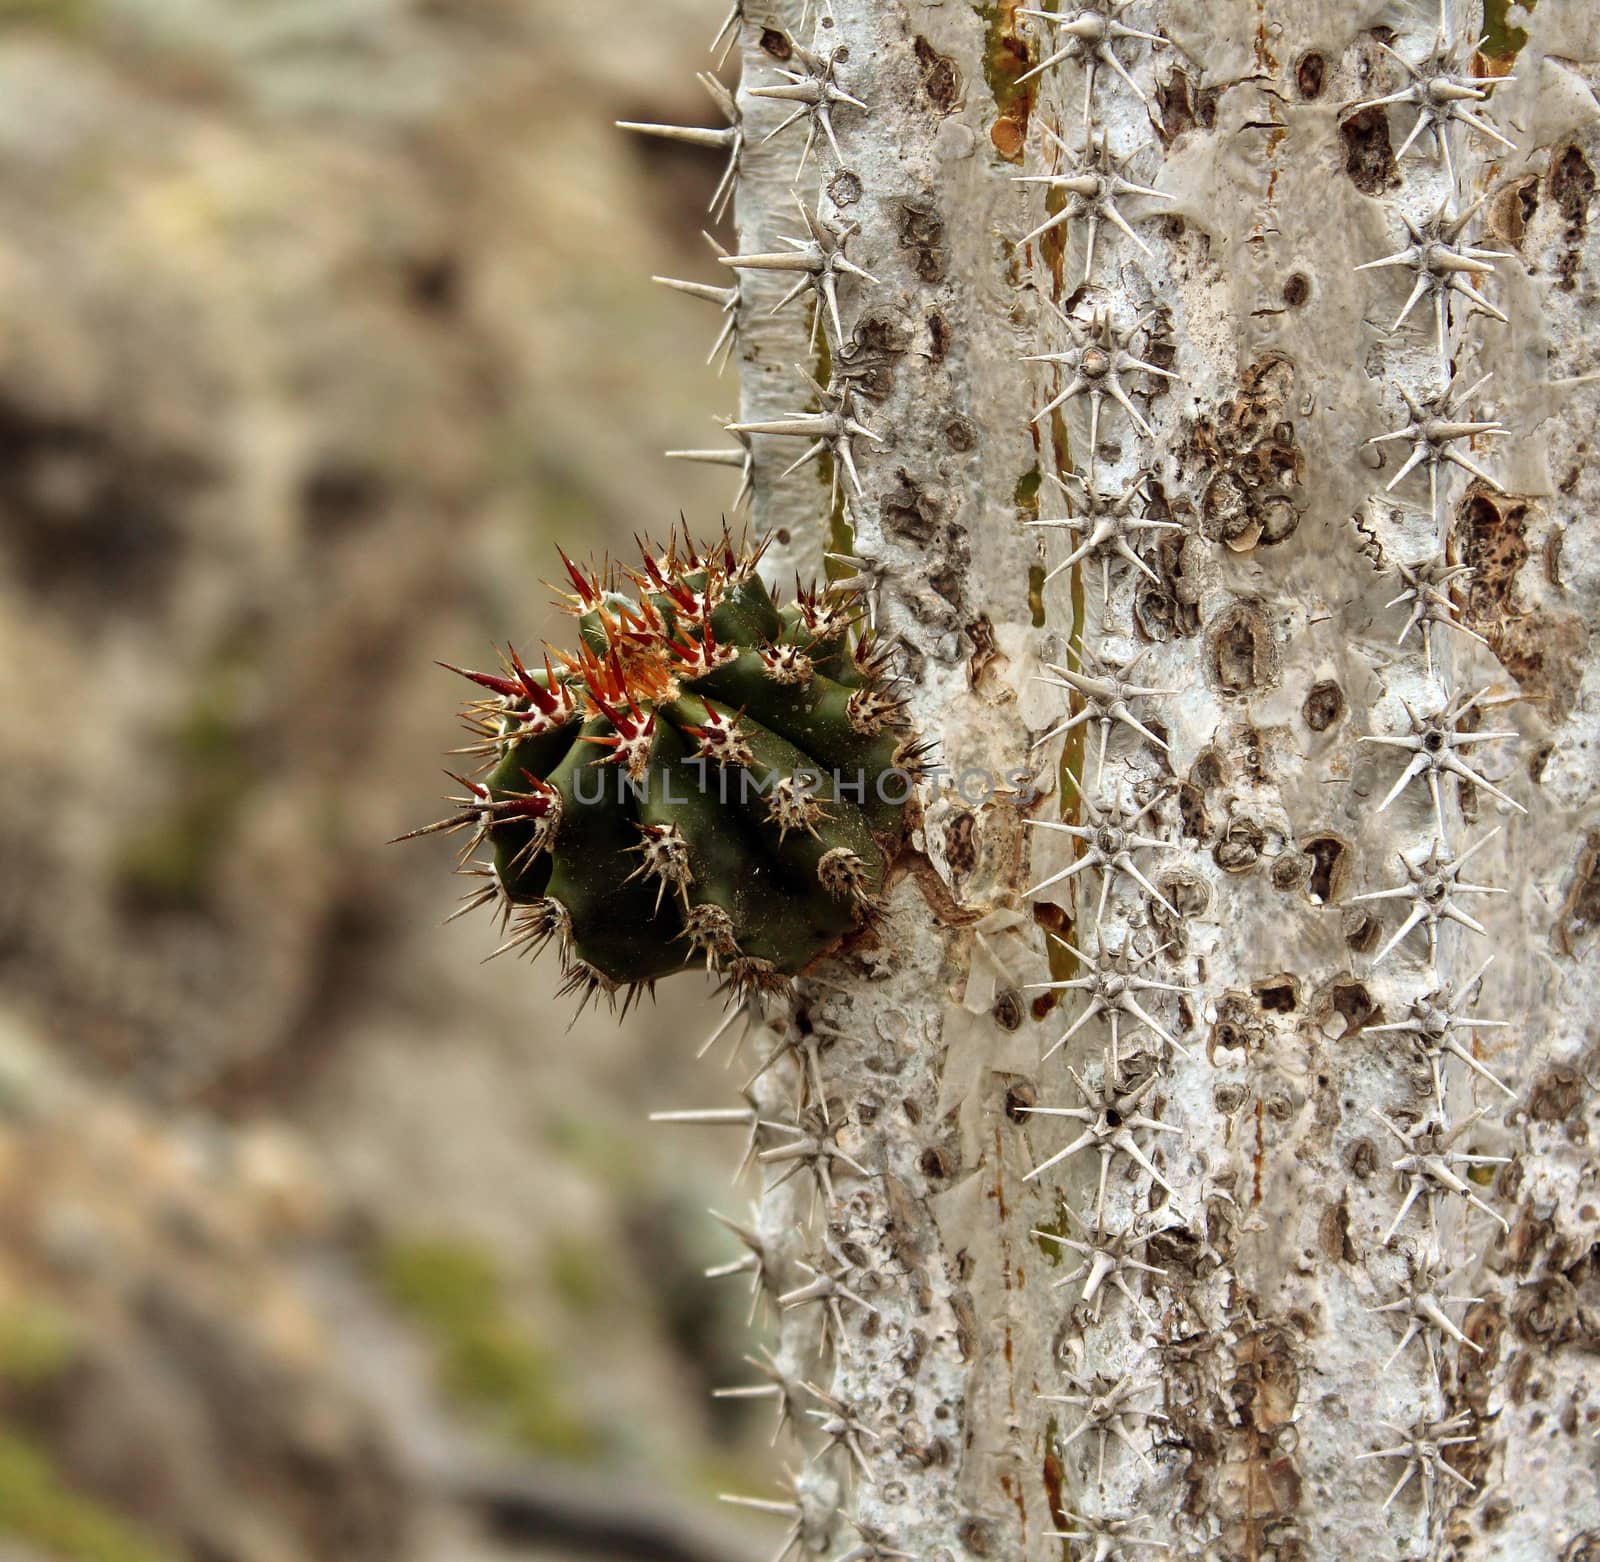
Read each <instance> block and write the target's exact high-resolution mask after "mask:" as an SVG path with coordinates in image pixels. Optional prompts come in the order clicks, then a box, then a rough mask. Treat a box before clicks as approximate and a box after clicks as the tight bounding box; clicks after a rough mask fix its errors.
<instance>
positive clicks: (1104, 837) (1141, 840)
mask: <svg viewBox="0 0 1600 1562" xmlns="http://www.w3.org/2000/svg"><path fill="white" fill-rule="evenodd" d="M1066 775H1067V778H1068V779H1069V780H1070V781H1071V782H1072V784H1073V787H1074V789H1075V790H1076V791H1077V794H1078V806H1079V809H1080V812H1081V816H1082V818H1083V821H1084V822H1083V823H1082V824H1067V823H1064V822H1062V821H1059V820H1055V819H1027V820H1024V823H1025V824H1027V825H1029V826H1030V827H1031V828H1033V829H1035V830H1050V831H1053V832H1054V833H1056V834H1058V835H1066V836H1070V837H1071V838H1072V839H1073V840H1075V841H1078V842H1081V843H1082V845H1083V848H1084V849H1083V851H1082V853H1081V855H1079V856H1078V857H1077V858H1076V860H1074V861H1073V862H1071V863H1069V864H1068V865H1067V866H1066V867H1065V868H1062V869H1061V870H1060V871H1059V872H1057V873H1053V874H1051V876H1050V877H1049V878H1047V879H1044V880H1041V881H1040V882H1039V883H1038V884H1035V885H1034V886H1033V887H1032V888H1031V889H1028V890H1024V891H1023V893H1024V894H1025V895H1042V894H1043V893H1044V892H1045V891H1046V890H1048V889H1053V888H1054V887H1055V886H1056V885H1057V884H1061V883H1064V882H1066V881H1069V880H1071V879H1074V878H1076V877H1077V876H1078V874H1080V873H1083V872H1084V871H1086V870H1087V869H1090V868H1092V869H1093V870H1094V871H1095V872H1096V874H1098V876H1099V879H1100V903H1099V905H1098V906H1097V907H1096V908H1095V913H1094V918H1093V921H1094V926H1095V928H1096V930H1097V931H1098V930H1099V929H1100V927H1101V926H1102V925H1103V924H1104V922H1105V915H1106V902H1107V901H1108V899H1109V898H1110V895H1111V886H1112V883H1113V881H1114V880H1115V879H1116V877H1117V875H1118V874H1121V875H1122V876H1123V877H1124V878H1128V879H1132V880H1133V882H1134V883H1135V884H1137V885H1138V886H1139V888H1140V889H1142V890H1143V891H1144V892H1145V893H1146V894H1147V895H1149V896H1150V897H1151V898H1152V899H1153V900H1154V901H1155V902H1156V903H1157V904H1158V905H1159V906H1160V907H1161V908H1162V909H1163V910H1164V911H1165V912H1166V913H1167V915H1168V916H1170V917H1171V918H1172V919H1173V920H1174V921H1182V916H1181V914H1180V913H1179V911H1178V909H1177V907H1175V906H1174V905H1173V904H1172V903H1171V902H1170V901H1169V900H1168V899H1167V897H1166V896H1165V895H1163V894H1162V893H1161V891H1160V890H1158V889H1157V888H1156V887H1155V885H1154V884H1152V883H1151V882H1150V880H1149V879H1147V878H1146V877H1145V875H1144V873H1143V872H1142V871H1141V870H1140V868H1139V865H1138V863H1137V862H1135V861H1134V855H1133V854H1134V853H1135V852H1137V851H1174V850H1176V849H1177V848H1176V843H1174V842H1172V841H1163V840H1162V839H1160V837H1158V836H1154V835H1141V834H1140V833H1139V825H1140V823H1141V821H1143V820H1144V819H1145V817H1146V816H1147V815H1149V814H1150V813H1151V812H1152V811H1153V810H1154V809H1155V808H1157V807H1159V806H1160V803H1161V797H1160V796H1159V795H1157V796H1155V797H1153V798H1151V799H1150V801H1149V802H1148V803H1146V804H1145V805H1144V806H1143V807H1142V808H1139V809H1136V810H1134V811H1133V812H1131V813H1130V812H1128V811H1127V809H1126V808H1125V807H1124V805H1123V802H1122V794H1121V791H1120V790H1116V791H1113V793H1112V795H1111V801H1110V802H1109V803H1108V804H1107V805H1105V806H1104V807H1102V806H1101V805H1100V804H1099V803H1097V802H1095V801H1094V799H1093V798H1092V797H1090V796H1089V794H1088V793H1087V792H1085V791H1084V790H1083V783H1082V782H1081V781H1079V780H1078V778H1077V777H1076V776H1074V775H1073V774H1072V772H1071V771H1070V770H1069V771H1067V772H1066Z"/></svg>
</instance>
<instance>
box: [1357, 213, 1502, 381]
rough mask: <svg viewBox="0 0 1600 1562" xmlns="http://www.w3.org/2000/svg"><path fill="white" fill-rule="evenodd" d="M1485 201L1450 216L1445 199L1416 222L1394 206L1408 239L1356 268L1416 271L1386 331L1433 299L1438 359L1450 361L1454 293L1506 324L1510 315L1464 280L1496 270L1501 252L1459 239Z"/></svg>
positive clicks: (1361, 269) (1393, 328)
mask: <svg viewBox="0 0 1600 1562" xmlns="http://www.w3.org/2000/svg"><path fill="white" fill-rule="evenodd" d="M1482 204H1483V201H1482V200H1481V199H1480V200H1477V201H1474V202H1473V203H1472V205H1471V206H1469V207H1468V208H1467V209H1466V210H1465V211H1464V212H1461V213H1459V214H1458V215H1456V216H1450V215H1449V208H1448V203H1445V204H1442V205H1440V207H1439V208H1438V210H1437V211H1435V212H1434V214H1433V216H1431V217H1427V218H1424V219H1423V220H1422V221H1420V222H1419V221H1417V220H1416V219H1415V218H1413V217H1412V216H1411V215H1410V214H1409V213H1407V212H1405V211H1402V210H1400V209H1399V208H1396V215H1397V216H1398V217H1399V218H1400V221H1401V223H1402V224H1403V225H1404V227H1405V230H1406V236H1407V237H1408V238H1409V239H1410V241H1411V242H1410V243H1409V244H1407V245H1405V246H1404V247H1403V248H1401V249H1398V250H1396V251H1395V252H1394V253H1393V254H1392V255H1380V256H1379V257H1378V259H1376V260H1368V261H1364V262H1363V263H1362V264H1361V265H1359V266H1357V267H1356V268H1355V269H1356V270H1357V271H1372V270H1375V269H1377V268H1379V267H1382V266H1404V267H1405V268H1406V269H1407V270H1409V271H1411V272H1413V273H1415V276H1416V280H1415V281H1414V282H1413V283H1412V286H1411V294H1410V296H1409V297H1408V298H1407V299H1406V303H1405V308H1403V309H1402V310H1401V311H1400V313H1399V314H1398V315H1396V316H1395V321H1394V324H1393V325H1391V326H1390V327H1389V329H1390V331H1398V330H1399V329H1400V327H1401V326H1402V325H1404V324H1405V322H1406V319H1407V318H1408V317H1409V315H1410V314H1411V311H1412V310H1413V309H1415V308H1416V307H1417V305H1418V304H1420V303H1421V302H1422V300H1423V299H1424V298H1430V297H1431V298H1432V300H1433V317H1434V331H1435V335H1436V337H1437V340H1438V350H1439V363H1440V365H1441V366H1445V365H1448V364H1449V362H1450V295H1451V294H1452V293H1455V294H1457V295H1459V296H1460V297H1461V298H1462V299H1464V300H1465V301H1466V302H1467V303H1468V304H1470V305H1471V306H1472V308H1474V309H1476V310H1478V311H1479V312H1480V313H1482V314H1486V315H1489V316H1491V317H1492V318H1493V319H1495V320H1499V321H1500V322H1501V323H1502V324H1508V323H1509V321H1508V317H1507V316H1506V315H1504V314H1503V313H1501V311H1500V310H1498V309H1496V308H1495V306H1494V305H1493V304H1491V303H1490V302H1489V300H1488V299H1487V298H1485V297H1484V296H1483V294H1482V293H1480V292H1479V291H1478V290H1477V288H1476V287H1474V286H1473V284H1472V283H1471V282H1470V281H1469V280H1468V279H1469V278H1471V277H1481V276H1487V275H1489V274H1490V273H1491V272H1492V271H1493V270H1494V262H1495V260H1497V259H1498V258H1499V255H1498V253H1497V252H1496V251H1494V250H1486V249H1475V248H1474V247H1473V246H1472V245H1470V244H1467V243H1465V242H1464V241H1463V239H1462V235H1463V234H1464V233H1465V232H1466V230H1467V224H1468V223H1470V222H1471V221H1472V219H1473V217H1474V216H1476V214H1477V211H1478V208H1479V207H1480V206H1481V205H1482Z"/></svg>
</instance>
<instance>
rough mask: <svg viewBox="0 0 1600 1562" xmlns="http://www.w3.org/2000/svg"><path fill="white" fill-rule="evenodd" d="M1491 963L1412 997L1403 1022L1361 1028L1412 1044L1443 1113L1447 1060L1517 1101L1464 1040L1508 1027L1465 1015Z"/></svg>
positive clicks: (1508, 1023) (1365, 1033)
mask: <svg viewBox="0 0 1600 1562" xmlns="http://www.w3.org/2000/svg"><path fill="white" fill-rule="evenodd" d="M1493 960H1494V957H1493V956H1492V955H1491V956H1490V957H1489V959H1488V960H1485V961H1484V962H1483V964H1482V965H1480V966H1479V967H1478V969H1477V970H1476V971H1474V972H1473V973H1472V975H1471V976H1469V977H1468V978H1467V979H1466V980H1465V981H1463V982H1457V983H1454V984H1452V983H1449V982H1446V983H1444V984H1443V985H1442V986H1439V987H1435V988H1433V989H1432V990H1431V991H1429V992H1427V993H1424V994H1423V995H1422V996H1421V997H1418V998H1413V999H1412V1000H1411V1005H1410V1007H1409V1008H1408V1009H1407V1011H1406V1014H1405V1017H1404V1018H1403V1019H1399V1020H1390V1021H1387V1022H1386V1023H1384V1024H1382V1025H1368V1026H1365V1027H1364V1028H1363V1034H1364V1035H1368V1036H1383V1035H1397V1036H1404V1037H1406V1038H1408V1039H1409V1040H1410V1041H1411V1043H1412V1045H1413V1046H1414V1047H1415V1048H1416V1050H1417V1052H1418V1054H1419V1055H1420V1056H1421V1057H1423V1058H1425V1059H1427V1062H1428V1066H1429V1068H1430V1069H1431V1070H1432V1072H1433V1094H1434V1099H1435V1101H1436V1102H1437V1104H1438V1107H1439V1110H1440V1111H1441V1112H1442V1111H1443V1110H1444V1087H1445V1079H1444V1064H1445V1061H1446V1059H1447V1058H1455V1059H1457V1060H1458V1061H1459V1062H1461V1063H1462V1064H1463V1065H1465V1067H1467V1068H1469V1069H1471V1071H1472V1072H1473V1073H1474V1074H1476V1075H1477V1076H1478V1077H1479V1078H1480V1079H1484V1080H1487V1081H1488V1082H1489V1083H1490V1084H1491V1085H1493V1086H1494V1087H1495V1089H1496V1090H1498V1091H1500V1092H1501V1094H1503V1095H1505V1096H1508V1097H1510V1098H1511V1099H1512V1100H1515V1099H1516V1094H1517V1093H1516V1091H1514V1090H1513V1089H1512V1088H1511V1087H1510V1086H1509V1085H1508V1084H1506V1083H1505V1081H1504V1080H1502V1079H1498V1078H1496V1077H1495V1075H1493V1074H1491V1073H1490V1072H1489V1070H1488V1069H1487V1068H1486V1067H1485V1066H1484V1065H1483V1063H1482V1062H1481V1061H1480V1060H1479V1059H1478V1058H1477V1056H1476V1055H1475V1054H1474V1053H1473V1051H1472V1049H1471V1048H1470V1047H1469V1046H1468V1045H1467V1044H1466V1041H1464V1040H1463V1037H1466V1038H1468V1039H1469V1040H1470V1038H1471V1036H1472V1034H1473V1032H1475V1031H1480V1030H1509V1029H1510V1028H1511V1022H1510V1021H1509V1020H1486V1019H1482V1018H1480V1017H1479V1016H1478V1015H1476V1014H1469V1013H1468V1012H1467V995H1468V994H1469V993H1472V992H1474V991H1476V990H1477V987H1478V983H1479V982H1480V981H1482V980H1483V974H1484V972H1485V971H1487V970H1488V969H1489V967H1490V965H1491V964H1492V963H1493ZM1458 1032H1459V1033H1460V1034H1458Z"/></svg>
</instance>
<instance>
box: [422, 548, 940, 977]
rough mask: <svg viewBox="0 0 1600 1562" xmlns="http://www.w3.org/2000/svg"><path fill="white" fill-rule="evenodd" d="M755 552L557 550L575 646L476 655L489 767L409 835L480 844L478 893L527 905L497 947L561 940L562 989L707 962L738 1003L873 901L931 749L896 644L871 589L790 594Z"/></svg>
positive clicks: (815, 951)
mask: <svg viewBox="0 0 1600 1562" xmlns="http://www.w3.org/2000/svg"><path fill="white" fill-rule="evenodd" d="M759 559H760V549H757V548H750V547H748V546H746V545H744V544H743V543H741V542H737V541H735V540H734V538H733V537H732V536H731V535H730V534H728V533H727V532H724V533H723V535H722V537H721V538H719V539H718V540H717V541H716V542H714V543H713V544H712V545H710V546H709V547H706V548H703V549H702V548H699V547H697V546H695V545H694V544H693V543H691V542H690V541H689V539H688V537H687V536H686V535H685V536H684V537H683V538H682V539H679V538H677V537H674V538H672V539H671V540H670V541H669V542H668V544H667V545H666V547H665V548H664V549H661V548H655V547H645V548H644V549H643V550H642V558H641V562H640V564H639V565H637V566H635V567H634V568H632V569H622V568H620V567H618V566H615V565H612V564H609V563H608V564H605V565H603V566H580V565H578V564H576V563H574V562H573V561H571V560H566V561H565V564H566V579H565V582H564V585H563V587H562V591H561V600H562V604H563V606H564V607H565V608H566V610H567V611H568V612H569V613H570V614H571V615H572V616H573V617H575V618H576V619H577V621H578V644H577V647H576V648H575V649H573V650H569V651H560V652H558V651H555V650H551V651H550V652H549V653H548V655H547V656H546V657H545V659H544V661H543V667H542V670H541V671H538V672H534V671H532V670H531V669H530V668H529V666H528V665H527V664H526V663H525V662H524V661H523V660H522V659H521V658H520V657H519V656H517V654H516V653H515V652H514V651H513V652H510V653H509V654H508V657H507V662H506V665H505V667H504V669H503V671H501V672H498V673H479V672H471V671H463V672H462V676H464V677H466V678H468V679H469V680H470V681H471V682H472V683H473V685H474V688H475V695H476V696H477V697H475V698H474V700H473V701H472V703H471V704H470V705H469V706H468V708H467V719H468V722H469V725H470V726H471V728H472V730H474V731H475V732H476V733H477V734H478V735H479V737H480V739H481V741H480V742H479V743H478V744H477V745H475V750H474V751H475V752H477V753H479V754H480V756H481V758H482V759H483V761H484V769H485V771H486V772H487V773H486V774H482V775H480V776H479V777H477V778H465V777H463V778H458V779H460V782H461V786H462V787H463V789H464V791H463V793H462V795H460V796H458V797H456V798H454V799H452V801H453V803H454V805H455V808H454V811H453V812H452V813H451V814H449V815H448V816H447V817H446V818H444V819H441V820H439V821H438V822H437V823H436V824H434V825H430V826H427V827H425V828H424V829H423V830H422V831H418V832H414V833H416V834H434V833H446V832H460V833H462V834H463V835H464V836H465V837H466V839H467V847H466V850H465V851H464V852H463V854H462V857H463V862H464V863H465V862H466V860H467V859H471V858H474V857H475V854H477V853H478V851H479V849H480V848H485V850H484V852H483V858H484V859H486V860H477V861H474V862H473V865H472V867H471V868H470V869H468V870H467V871H469V872H471V873H472V874H473V875H474V877H476V878H483V877H485V876H489V875H492V877H490V880H489V883H488V884H487V886H485V887H484V888H480V889H478V890H475V891H474V892H473V893H472V894H471V895H470V896H469V897H468V898H469V903H470V904H477V905H488V906H491V907H493V908H496V909H498V910H499V912H500V914H501V916H502V918H505V917H506V916H507V915H510V916H511V917H512V918H513V919H514V920H513V922H512V928H511V933H510V936H509V937H508V938H506V939H505V941H504V942H503V943H502V944H501V946H500V950H499V951H497V952H504V951H527V952H533V951H536V950H537V949H540V948H542V947H544V946H546V945H551V944H553V945H554V946H555V947H556V948H557V949H558V950H559V951H560V953H561V957H562V960H563V964H564V968H565V972H566V976H567V981H568V986H569V988H570V989H571V990H573V991H577V992H580V993H585V994H588V993H593V992H601V993H607V994H614V993H616V992H618V991H621V990H626V991H627V993H628V996H629V997H630V999H631V997H632V996H633V995H634V994H635V993H637V992H639V991H642V990H643V989H645V988H648V987H649V986H650V985H651V984H652V983H653V982H654V981H655V980H656V979H657V978H659V977H661V976H665V975H668V974H670V973H672V972H674V971H677V970H681V969H689V968H692V967H693V965H694V964H696V963H698V962H701V961H704V962H705V963H706V964H707V965H708V966H709V967H710V968H711V969H713V970H715V971H718V972H720V974H721V975H722V976H723V977H724V979H725V980H726V982H727V983H728V984H729V986H730V989H731V991H732V993H733V996H734V997H735V998H743V997H745V996H746V995H749V994H759V993H764V992H769V991H777V990H780V989H781V988H782V987H783V986H784V985H785V984H786V982H787V980H788V978H789V977H791V976H792V975H793V974H794V973H796V972H797V971H799V970H800V969H801V968H803V967H804V966H806V965H808V964H809V963H811V962H812V961H813V960H815V959H816V958H817V957H818V956H819V955H820V954H822V953H824V952H825V951H826V950H828V949H829V948H831V947H832V946H833V945H834V944H835V943H837V942H838V941H839V940H840V939H841V938H843V937H844V936H846V935H847V934H849V933H850V932H851V931H853V930H854V929H856V928H857V927H859V926H860V925H861V924H862V923H863V922H866V921H868V920H870V919H871V918H872V917H873V916H875V915H876V914H877V909H878V905H879V902H880V898H881V892H882V890H883V886H884V880H885V875H886V872H887V867H888V860H889V856H890V854H891V853H892V852H893V851H894V850H895V849H896V847H897V845H898V842H899V839H900V834H901V830H902V828H903V814H904V804H905V797H906V793H907V791H908V787H907V786H906V785H905V784H904V782H905V777H906V776H907V775H912V776H914V775H915V774H916V773H917V771H918V765H919V758H918V749H917V742H916V739H915V738H914V737H913V736H911V735H909V734H908V733H906V732H905V730H904V728H903V720H902V719H901V710H902V706H901V700H900V697H899V695H898V694H896V693H895V692H894V689H893V681H894V680H893V670H892V668H891V667H890V666H889V665H888V658H887V655H886V653H885V650H884V648H883V647H882V646H880V645H877V644H876V643H868V642H861V643H859V644H857V643H852V633H853V626H854V625H855V623H856V621H857V620H858V619H859V617H860V615H861V604H860V602H859V599H858V598H856V597H855V596H854V594H853V593H850V592H848V591H841V590H838V589H837V588H835V589H833V590H831V591H820V592H819V591H808V592H804V593H802V594H801V595H800V596H799V598H798V599H797V600H796V601H795V602H793V603H790V604H788V605H785V606H780V605H779V604H778V602H777V601H775V600H774V598H773V597H772V596H771V595H770V593H769V592H768V590H767V588H766V586H765V584H764V583H763V582H762V580H761V578H760V575H759V574H758V572H757V564H758V562H759ZM458 671H460V670H459V669H458ZM802 671H803V672H804V674H805V676H804V677H803V678H802V677H800V676H798V674H799V673H800V672H802ZM885 701H887V702H888V704H889V705H890V706H891V707H892V708H893V716H894V720H893V721H892V722H891V720H890V719H889V718H888V717H886V715H885V711H884V708H883V705H884V702H885ZM802 778H803V780H804V789H803V790H801V788H800V785H799V783H800V781H801V780H802Z"/></svg>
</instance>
